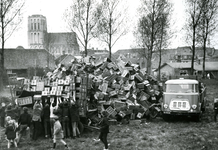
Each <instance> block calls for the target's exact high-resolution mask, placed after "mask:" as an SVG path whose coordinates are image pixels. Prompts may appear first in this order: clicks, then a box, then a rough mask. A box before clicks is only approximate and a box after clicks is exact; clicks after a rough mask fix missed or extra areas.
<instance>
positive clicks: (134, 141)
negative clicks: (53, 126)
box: [0, 80, 218, 150]
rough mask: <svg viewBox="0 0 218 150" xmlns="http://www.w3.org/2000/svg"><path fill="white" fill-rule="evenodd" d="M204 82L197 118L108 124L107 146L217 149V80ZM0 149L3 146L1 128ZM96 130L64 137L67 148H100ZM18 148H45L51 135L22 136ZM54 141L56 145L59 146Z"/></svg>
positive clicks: (150, 149) (133, 149) (130, 149)
mask: <svg viewBox="0 0 218 150" xmlns="http://www.w3.org/2000/svg"><path fill="white" fill-rule="evenodd" d="M205 83H206V85H207V99H208V103H207V108H206V111H205V113H204V114H203V119H202V121H201V122H194V121H193V120H190V119H189V118H182V117H177V118H174V119H173V120H171V121H170V122H165V121H164V120H163V119H162V118H160V117H158V118H156V119H153V120H142V121H139V120H130V124H126V125H112V126H110V131H111V133H109V135H108V141H109V143H110V146H109V149H110V150H124V149H125V150H216V149H218V124H217V123H215V122H214V119H213V115H214V111H213V100H214V98H215V97H218V80H205ZM1 131H2V132H1V140H0V149H1V150H3V149H6V141H5V140H4V139H3V132H4V129H1ZM98 134H99V132H98V131H86V132H84V133H83V135H82V137H81V138H77V139H66V142H67V143H68V145H69V147H70V149H71V150H103V148H104V147H103V144H102V143H101V142H94V141H93V139H94V138H97V137H98ZM18 147H19V149H20V150H48V149H50V148H51V147H52V140H51V139H44V138H43V137H41V138H40V139H39V140H37V141H31V140H29V139H25V137H24V139H23V140H22V141H21V143H20V144H19V146H18ZM63 148H64V146H63V145H61V143H57V149H63Z"/></svg>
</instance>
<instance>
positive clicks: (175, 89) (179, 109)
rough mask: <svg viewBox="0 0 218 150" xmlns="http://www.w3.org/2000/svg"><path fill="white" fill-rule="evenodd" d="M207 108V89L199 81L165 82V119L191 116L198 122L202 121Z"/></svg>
mask: <svg viewBox="0 0 218 150" xmlns="http://www.w3.org/2000/svg"><path fill="white" fill-rule="evenodd" d="M205 107H206V87H205V86H204V84H203V83H202V82H199V81H198V80H197V79H189V78H179V79H170V80H168V81H166V82H165V88H164V92H163V102H162V106H161V109H162V113H163V119H164V120H169V118H170V117H171V116H173V115H174V116H175V115H185V116H191V117H193V119H195V120H196V121H200V120H201V116H202V112H203V111H205Z"/></svg>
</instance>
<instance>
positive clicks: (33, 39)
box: [28, 15, 47, 49]
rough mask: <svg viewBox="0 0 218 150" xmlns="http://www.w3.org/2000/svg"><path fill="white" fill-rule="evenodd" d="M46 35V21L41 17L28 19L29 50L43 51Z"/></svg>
mask: <svg viewBox="0 0 218 150" xmlns="http://www.w3.org/2000/svg"><path fill="white" fill-rule="evenodd" d="M46 34H47V21H46V17H44V16H43V15H32V16H29V17H28V47H29V48H30V49H43V48H44V46H43V45H44V44H45V42H44V41H45V36H46Z"/></svg>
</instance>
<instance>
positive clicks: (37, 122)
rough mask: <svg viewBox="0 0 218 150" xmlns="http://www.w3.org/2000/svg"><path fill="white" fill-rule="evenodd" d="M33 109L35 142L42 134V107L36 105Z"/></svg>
mask: <svg viewBox="0 0 218 150" xmlns="http://www.w3.org/2000/svg"><path fill="white" fill-rule="evenodd" d="M34 106H35V107H33V116H32V122H33V136H32V139H33V140H37V138H38V136H39V133H40V125H41V113H42V108H41V105H40V104H38V103H36V104H35V105H34Z"/></svg>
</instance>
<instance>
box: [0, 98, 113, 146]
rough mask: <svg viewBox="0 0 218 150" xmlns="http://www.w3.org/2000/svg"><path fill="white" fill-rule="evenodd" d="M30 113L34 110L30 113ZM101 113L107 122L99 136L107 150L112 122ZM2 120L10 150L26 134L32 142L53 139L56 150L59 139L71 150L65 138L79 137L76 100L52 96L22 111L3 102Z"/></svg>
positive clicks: (37, 101)
mask: <svg viewBox="0 0 218 150" xmlns="http://www.w3.org/2000/svg"><path fill="white" fill-rule="evenodd" d="M21 110H23V111H21ZM30 110H32V111H31V113H30ZM21 112H22V113H21ZM102 114H103V116H105V117H104V118H105V119H104V118H103V119H102V122H101V125H102V127H101V130H100V131H102V132H101V134H100V135H99V139H100V140H101V141H102V142H103V143H104V144H105V150H107V149H108V143H107V133H108V132H109V123H108V121H107V119H106V118H107V117H106V115H105V112H104V113H102ZM0 117H1V126H2V127H5V128H6V129H5V135H6V140H7V141H8V148H10V147H11V145H12V144H13V145H14V146H15V147H17V144H18V143H19V142H20V140H21V137H22V135H23V134H24V133H25V134H26V137H27V139H28V138H29V137H32V140H37V139H38V137H39V136H41V135H44V136H45V138H52V139H53V149H55V147H56V141H57V140H59V141H60V142H61V143H63V144H64V145H65V147H66V148H68V145H67V144H66V142H65V141H64V138H70V137H71V138H72V139H75V138H76V137H77V138H79V137H80V130H79V127H78V124H79V122H80V117H79V109H78V105H77V104H76V101H74V100H68V99H61V98H55V97H53V98H50V100H46V101H44V102H43V103H42V100H41V99H40V98H38V99H36V100H35V103H34V105H33V107H32V109H30V108H28V107H23V108H22V109H21V107H19V106H18V105H15V107H13V106H12V104H11V103H10V104H9V105H7V106H6V105H5V104H4V103H2V106H1V107H0ZM31 129H32V130H31ZM42 129H44V132H43V133H42V132H41V131H43V130H42ZM31 131H32V132H31ZM31 134H32V136H31Z"/></svg>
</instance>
